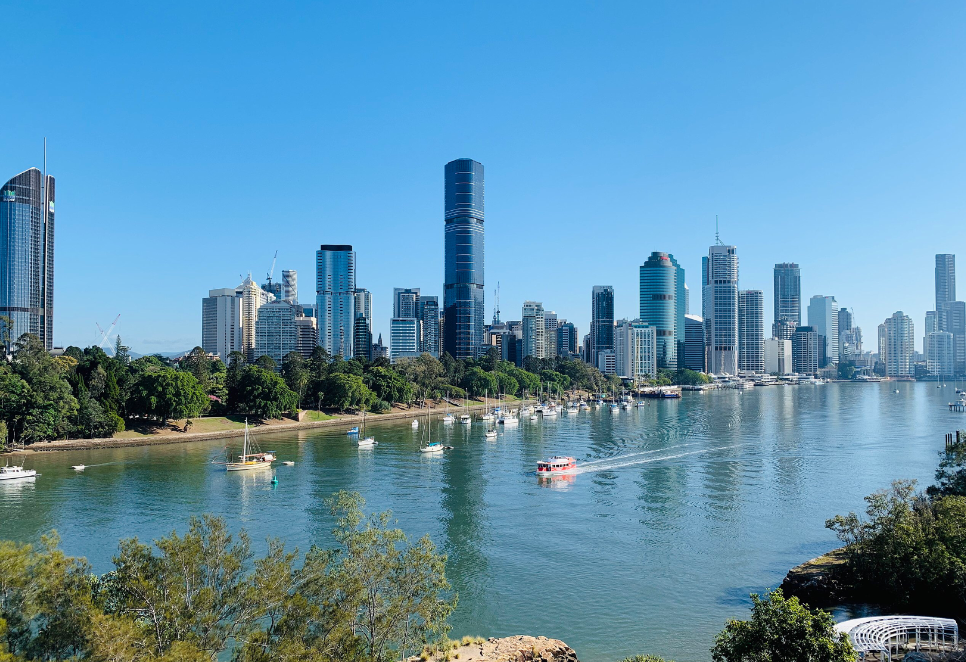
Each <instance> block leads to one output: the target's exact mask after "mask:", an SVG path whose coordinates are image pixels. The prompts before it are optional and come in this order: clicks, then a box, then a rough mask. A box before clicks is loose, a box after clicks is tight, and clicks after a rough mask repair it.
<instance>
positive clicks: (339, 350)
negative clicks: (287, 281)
mask: <svg viewBox="0 0 966 662" xmlns="http://www.w3.org/2000/svg"><path fill="white" fill-rule="evenodd" d="M355 300H356V253H355V251H353V250H352V246H349V245H347V244H322V246H320V247H319V250H317V251H316V252H315V309H316V313H315V315H316V318H317V319H318V320H319V345H321V346H322V347H323V348H325V351H327V352H328V353H329V354H332V355H333V356H334V355H336V354H341V355H342V356H343V357H351V356H354V353H353V351H352V339H353V335H354V328H355Z"/></svg>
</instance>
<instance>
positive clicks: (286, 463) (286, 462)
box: [282, 460, 295, 467]
mask: <svg viewBox="0 0 966 662" xmlns="http://www.w3.org/2000/svg"><path fill="white" fill-rule="evenodd" d="M282 464H284V465H285V466H286V467H294V466H295V463H294V462H292V461H291V460H285V461H284V462H282Z"/></svg>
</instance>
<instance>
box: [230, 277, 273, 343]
mask: <svg viewBox="0 0 966 662" xmlns="http://www.w3.org/2000/svg"><path fill="white" fill-rule="evenodd" d="M235 293H236V295H237V296H238V297H240V298H241V329H242V348H241V349H240V350H239V351H240V352H241V353H242V354H244V355H245V358H246V359H247V360H248V361H254V360H255V359H256V358H258V357H256V356H255V321H256V320H257V319H258V309H259V308H261V307H262V306H264V305H265V304H266V303H268V302H270V301H275V295H274V294H271V293H270V292H266V291H265V290H263V289H262V288H261V287H259V286H258V284H257V283H256V282H255V281H253V280H252V275H251V274H248V278H246V279H245V280H244V281H242V284H241V285H239V286H238V287H236V288H235Z"/></svg>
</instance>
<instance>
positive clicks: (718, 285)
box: [701, 244, 738, 375]
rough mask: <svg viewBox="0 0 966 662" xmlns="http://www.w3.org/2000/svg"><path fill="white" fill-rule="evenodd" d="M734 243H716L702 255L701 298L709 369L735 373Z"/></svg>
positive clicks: (716, 372)
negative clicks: (728, 244) (729, 244)
mask: <svg viewBox="0 0 966 662" xmlns="http://www.w3.org/2000/svg"><path fill="white" fill-rule="evenodd" d="M737 250H738V249H737V247H735V246H725V245H722V244H716V245H714V246H712V247H711V248H710V249H709V250H708V256H707V257H704V258H701V281H702V290H701V294H702V297H701V298H702V300H701V305H702V308H703V311H704V329H705V343H706V347H707V365H708V370H709V371H710V372H712V373H714V374H717V375H737V374H738V255H737Z"/></svg>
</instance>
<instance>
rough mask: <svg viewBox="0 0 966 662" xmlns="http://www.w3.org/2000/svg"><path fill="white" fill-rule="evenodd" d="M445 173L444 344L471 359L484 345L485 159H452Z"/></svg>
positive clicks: (447, 348) (448, 349)
mask: <svg viewBox="0 0 966 662" xmlns="http://www.w3.org/2000/svg"><path fill="white" fill-rule="evenodd" d="M444 179H445V192H444V221H445V232H446V234H445V244H444V245H445V260H444V261H445V271H444V277H445V280H444V283H443V350H444V351H446V352H449V353H450V354H451V355H452V356H453V357H454V358H457V359H469V358H474V357H476V356H477V354H478V353H479V352H480V351H481V349H482V347H483V322H484V315H483V164H482V163H478V162H476V161H474V160H472V159H456V160H455V161H450V162H449V163H447V164H446V167H445V169H444Z"/></svg>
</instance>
